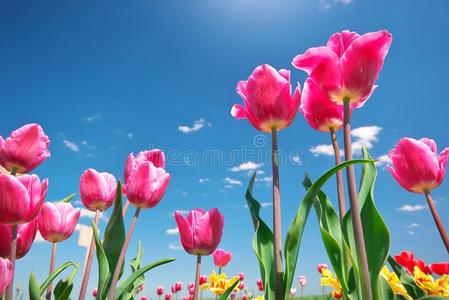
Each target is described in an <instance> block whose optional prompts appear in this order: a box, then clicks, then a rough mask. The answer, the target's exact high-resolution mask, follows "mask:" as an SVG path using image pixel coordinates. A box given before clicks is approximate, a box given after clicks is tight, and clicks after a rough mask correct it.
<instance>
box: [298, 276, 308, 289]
mask: <svg viewBox="0 0 449 300" xmlns="http://www.w3.org/2000/svg"><path fill="white" fill-rule="evenodd" d="M298 281H299V285H300V286H301V287H303V286H305V285H306V284H307V280H306V276H299V277H298Z"/></svg>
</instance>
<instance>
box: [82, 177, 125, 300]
mask: <svg viewBox="0 0 449 300" xmlns="http://www.w3.org/2000/svg"><path fill="white" fill-rule="evenodd" d="M116 191H117V182H116V180H115V177H114V175H112V174H109V173H107V172H102V173H99V172H97V171H96V170H94V169H87V170H86V171H84V173H83V174H82V175H81V179H80V196H81V202H83V204H84V206H85V207H86V208H87V209H88V210H90V211H94V212H95V225H96V226H98V221H99V218H100V212H101V211H104V210H106V209H108V208H109V207H111V205H112V204H114V198H115V193H116ZM94 249H95V240H94V236H93V235H92V239H91V241H90V247H89V254H88V256H87V261H86V266H85V269H84V276H83V281H82V283H81V289H80V296H79V298H80V299H84V297H85V296H86V291H87V285H88V283H89V276H90V269H91V267H92V258H93V254H94Z"/></svg>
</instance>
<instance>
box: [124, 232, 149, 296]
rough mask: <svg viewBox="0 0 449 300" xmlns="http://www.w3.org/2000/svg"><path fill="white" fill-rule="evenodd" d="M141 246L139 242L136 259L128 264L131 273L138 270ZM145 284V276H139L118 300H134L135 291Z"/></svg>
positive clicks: (141, 252)
mask: <svg viewBox="0 0 449 300" xmlns="http://www.w3.org/2000/svg"><path fill="white" fill-rule="evenodd" d="M142 254H143V251H142V245H141V243H140V241H139V246H138V249H137V255H136V257H135V258H134V259H133V260H131V261H130V262H129V265H130V266H131V271H132V273H134V272H136V271H137V270H139V269H140V261H141V260H142ZM144 283H145V275H143V274H142V275H141V276H140V277H138V278H137V279H136V280H135V281H134V282H133V283H132V284H131V285H130V287H129V288H128V290H127V291H125V292H124V293H123V294H122V296H121V297H120V298H119V299H120V300H128V299H134V297H135V295H136V294H137V290H138V289H139V287H140V286H141V285H143V284H144Z"/></svg>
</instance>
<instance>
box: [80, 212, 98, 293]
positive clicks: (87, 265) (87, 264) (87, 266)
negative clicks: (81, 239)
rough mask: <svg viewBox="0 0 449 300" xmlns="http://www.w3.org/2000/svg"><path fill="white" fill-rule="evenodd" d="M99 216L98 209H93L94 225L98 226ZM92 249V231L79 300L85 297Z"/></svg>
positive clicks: (92, 253) (93, 244) (93, 241)
mask: <svg viewBox="0 0 449 300" xmlns="http://www.w3.org/2000/svg"><path fill="white" fill-rule="evenodd" d="M99 218H100V210H98V209H97V210H96V211H95V225H96V226H97V227H98V220H99ZM94 249H95V237H94V234H93V232H92V239H91V240H90V246H89V254H88V256H87V261H86V266H85V268H84V275H83V282H82V284H81V290H80V296H79V298H78V299H79V300H84V298H85V297H86V291H87V285H88V284H89V276H90V269H91V267H92V258H93V256H94Z"/></svg>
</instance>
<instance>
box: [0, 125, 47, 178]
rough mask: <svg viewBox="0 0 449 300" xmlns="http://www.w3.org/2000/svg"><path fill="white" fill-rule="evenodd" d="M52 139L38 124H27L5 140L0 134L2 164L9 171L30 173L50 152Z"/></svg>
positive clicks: (0, 158)
mask: <svg viewBox="0 0 449 300" xmlns="http://www.w3.org/2000/svg"><path fill="white" fill-rule="evenodd" d="M49 144H50V140H49V139H48V136H46V135H45V134H44V131H43V130H42V127H41V126H39V125H38V124H27V125H25V126H22V127H20V128H19V129H16V130H14V131H13V132H12V133H11V135H10V136H9V137H8V138H6V140H3V138H2V137H1V136H0V164H1V165H2V166H3V167H4V168H5V169H6V170H8V171H10V172H11V171H12V170H13V169H14V168H15V169H16V171H17V172H18V173H28V172H30V171H32V170H33V169H35V168H36V167H37V166H39V165H40V164H41V163H42V162H43V161H44V160H45V159H46V158H47V157H49V156H50V152H49V151H48V150H47V148H48V145H49Z"/></svg>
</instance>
